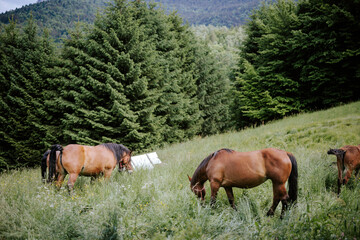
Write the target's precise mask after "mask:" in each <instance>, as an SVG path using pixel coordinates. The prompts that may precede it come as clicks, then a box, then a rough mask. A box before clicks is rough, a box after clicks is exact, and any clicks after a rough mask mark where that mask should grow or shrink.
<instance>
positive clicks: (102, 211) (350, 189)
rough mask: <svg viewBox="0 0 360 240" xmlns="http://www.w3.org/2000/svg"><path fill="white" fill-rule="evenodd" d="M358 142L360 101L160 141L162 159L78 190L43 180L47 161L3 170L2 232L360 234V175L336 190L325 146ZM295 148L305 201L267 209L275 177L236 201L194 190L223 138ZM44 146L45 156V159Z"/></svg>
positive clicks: (251, 146) (239, 144)
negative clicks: (202, 199)
mask: <svg viewBox="0 0 360 240" xmlns="http://www.w3.org/2000/svg"><path fill="white" fill-rule="evenodd" d="M347 144H349V145H357V144H360V102H356V103H352V104H348V105H343V106H340V107H336V108H332V109H329V110H325V111H319V112H314V113H306V114H299V115H297V116H292V117H288V118H285V119H283V120H279V121H274V122H272V123H269V124H266V125H264V126H261V127H257V128H249V129H246V130H243V131H240V132H231V133H226V134H220V135H216V136H211V137H206V138H200V137H199V138H196V139H194V140H192V141H188V142H184V143H180V144H173V145H169V146H166V147H164V148H162V149H158V150H156V152H157V153H158V155H159V157H160V159H161V160H162V162H163V164H162V165H160V166H157V167H156V168H155V169H153V170H139V171H135V172H134V173H133V174H132V175H129V174H127V173H118V172H117V171H114V172H113V175H112V177H111V179H110V180H109V181H105V180H103V179H99V180H98V181H95V182H94V183H91V182H90V179H89V178H86V177H80V178H79V179H78V181H77V182H76V185H75V194H74V195H73V196H69V194H68V192H67V189H66V188H65V184H64V187H63V188H62V189H60V190H59V191H56V190H55V188H54V187H53V186H51V185H47V184H43V183H42V181H41V176H40V168H36V169H22V170H17V171H9V172H5V173H2V174H1V175H0V239H166V238H168V239H360V181H359V179H357V180H355V178H353V179H351V181H350V183H349V184H348V185H347V186H346V187H343V188H342V193H341V195H340V197H339V198H337V195H336V181H337V180H336V179H337V169H336V166H335V165H333V164H332V162H335V161H336V158H335V156H333V155H327V154H326V152H327V150H328V149H329V148H330V147H331V148H339V147H341V146H343V145H347ZM223 147H226V148H231V149H234V150H238V151H251V150H257V149H261V148H266V147H276V148H280V149H284V150H287V151H289V152H292V153H293V154H294V155H295V157H296V159H297V161H298V168H299V193H298V203H297V205H296V207H295V208H292V209H291V210H290V211H288V212H287V213H286V215H285V217H284V219H283V220H280V219H279V216H280V209H281V205H279V206H278V209H277V211H276V214H275V216H274V217H266V216H265V215H266V212H267V211H268V209H269V207H270V205H271V202H272V186H271V182H270V181H267V182H266V183H264V184H262V185H260V186H258V187H256V188H253V189H246V190H244V189H234V195H235V204H236V206H237V209H238V211H234V210H233V209H232V208H231V207H230V206H229V204H228V200H227V197H226V194H225V191H224V190H223V189H220V191H219V194H218V199H217V204H216V206H215V207H214V208H210V207H209V202H210V196H209V195H210V187H209V183H208V182H207V183H206V184H205V186H206V191H207V196H206V204H205V205H204V206H202V205H201V204H200V203H199V201H198V200H197V198H196V197H195V195H194V194H193V193H192V192H191V191H190V188H189V180H188V178H187V176H186V175H187V174H189V175H190V176H191V175H192V174H193V172H194V171H195V169H196V168H197V166H198V165H199V163H200V162H201V161H202V160H203V159H204V158H205V157H206V156H207V155H208V154H210V153H212V152H214V151H216V150H218V149H220V148H223ZM40 158H41V156H39V161H40Z"/></svg>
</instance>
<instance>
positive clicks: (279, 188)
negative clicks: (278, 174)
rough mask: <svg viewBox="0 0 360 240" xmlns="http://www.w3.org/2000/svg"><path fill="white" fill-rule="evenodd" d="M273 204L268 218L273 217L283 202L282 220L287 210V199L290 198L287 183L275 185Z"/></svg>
mask: <svg viewBox="0 0 360 240" xmlns="http://www.w3.org/2000/svg"><path fill="white" fill-rule="evenodd" d="M273 194H274V196H273V204H272V206H271V207H270V209H269V211H268V212H267V214H266V215H267V216H273V215H274V213H275V210H276V207H277V206H278V205H279V202H280V201H281V203H282V210H281V215H280V218H282V217H283V214H284V212H285V210H286V208H287V199H288V198H289V196H288V194H287V191H286V187H285V183H284V184H281V185H279V184H273Z"/></svg>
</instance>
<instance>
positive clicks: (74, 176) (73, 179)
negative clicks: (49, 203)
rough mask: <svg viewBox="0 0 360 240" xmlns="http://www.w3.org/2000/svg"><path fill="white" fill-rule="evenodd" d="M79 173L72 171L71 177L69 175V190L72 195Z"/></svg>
mask: <svg viewBox="0 0 360 240" xmlns="http://www.w3.org/2000/svg"><path fill="white" fill-rule="evenodd" d="M78 176H79V174H77V173H70V177H69V180H68V183H67V185H68V190H69V193H70V194H71V195H72V194H73V193H74V185H75V182H76V179H77V178H78Z"/></svg>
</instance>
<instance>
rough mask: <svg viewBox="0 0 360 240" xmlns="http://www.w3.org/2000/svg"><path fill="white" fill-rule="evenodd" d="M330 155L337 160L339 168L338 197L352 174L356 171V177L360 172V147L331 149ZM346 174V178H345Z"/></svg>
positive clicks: (349, 146) (348, 146)
mask: <svg viewBox="0 0 360 240" xmlns="http://www.w3.org/2000/svg"><path fill="white" fill-rule="evenodd" d="M327 153H328V154H333V155H335V156H336V159H337V167H338V195H339V194H340V191H341V190H340V188H341V184H343V185H345V184H346V183H347V182H348V181H349V179H350V177H351V174H352V172H353V171H354V170H355V176H356V175H358V173H359V170H360V145H358V146H351V145H346V146H344V147H342V148H339V149H330V150H329V151H328V152H327ZM343 172H344V178H343Z"/></svg>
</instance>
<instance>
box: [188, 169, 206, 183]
mask: <svg viewBox="0 0 360 240" xmlns="http://www.w3.org/2000/svg"><path fill="white" fill-rule="evenodd" d="M206 167H207V164H206V165H204V166H201V167H199V168H198V169H196V171H195V173H194V175H193V176H192V179H191V186H195V185H196V184H200V185H201V186H203V185H204V183H205V182H206V181H207V180H208V176H207V174H206Z"/></svg>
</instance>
